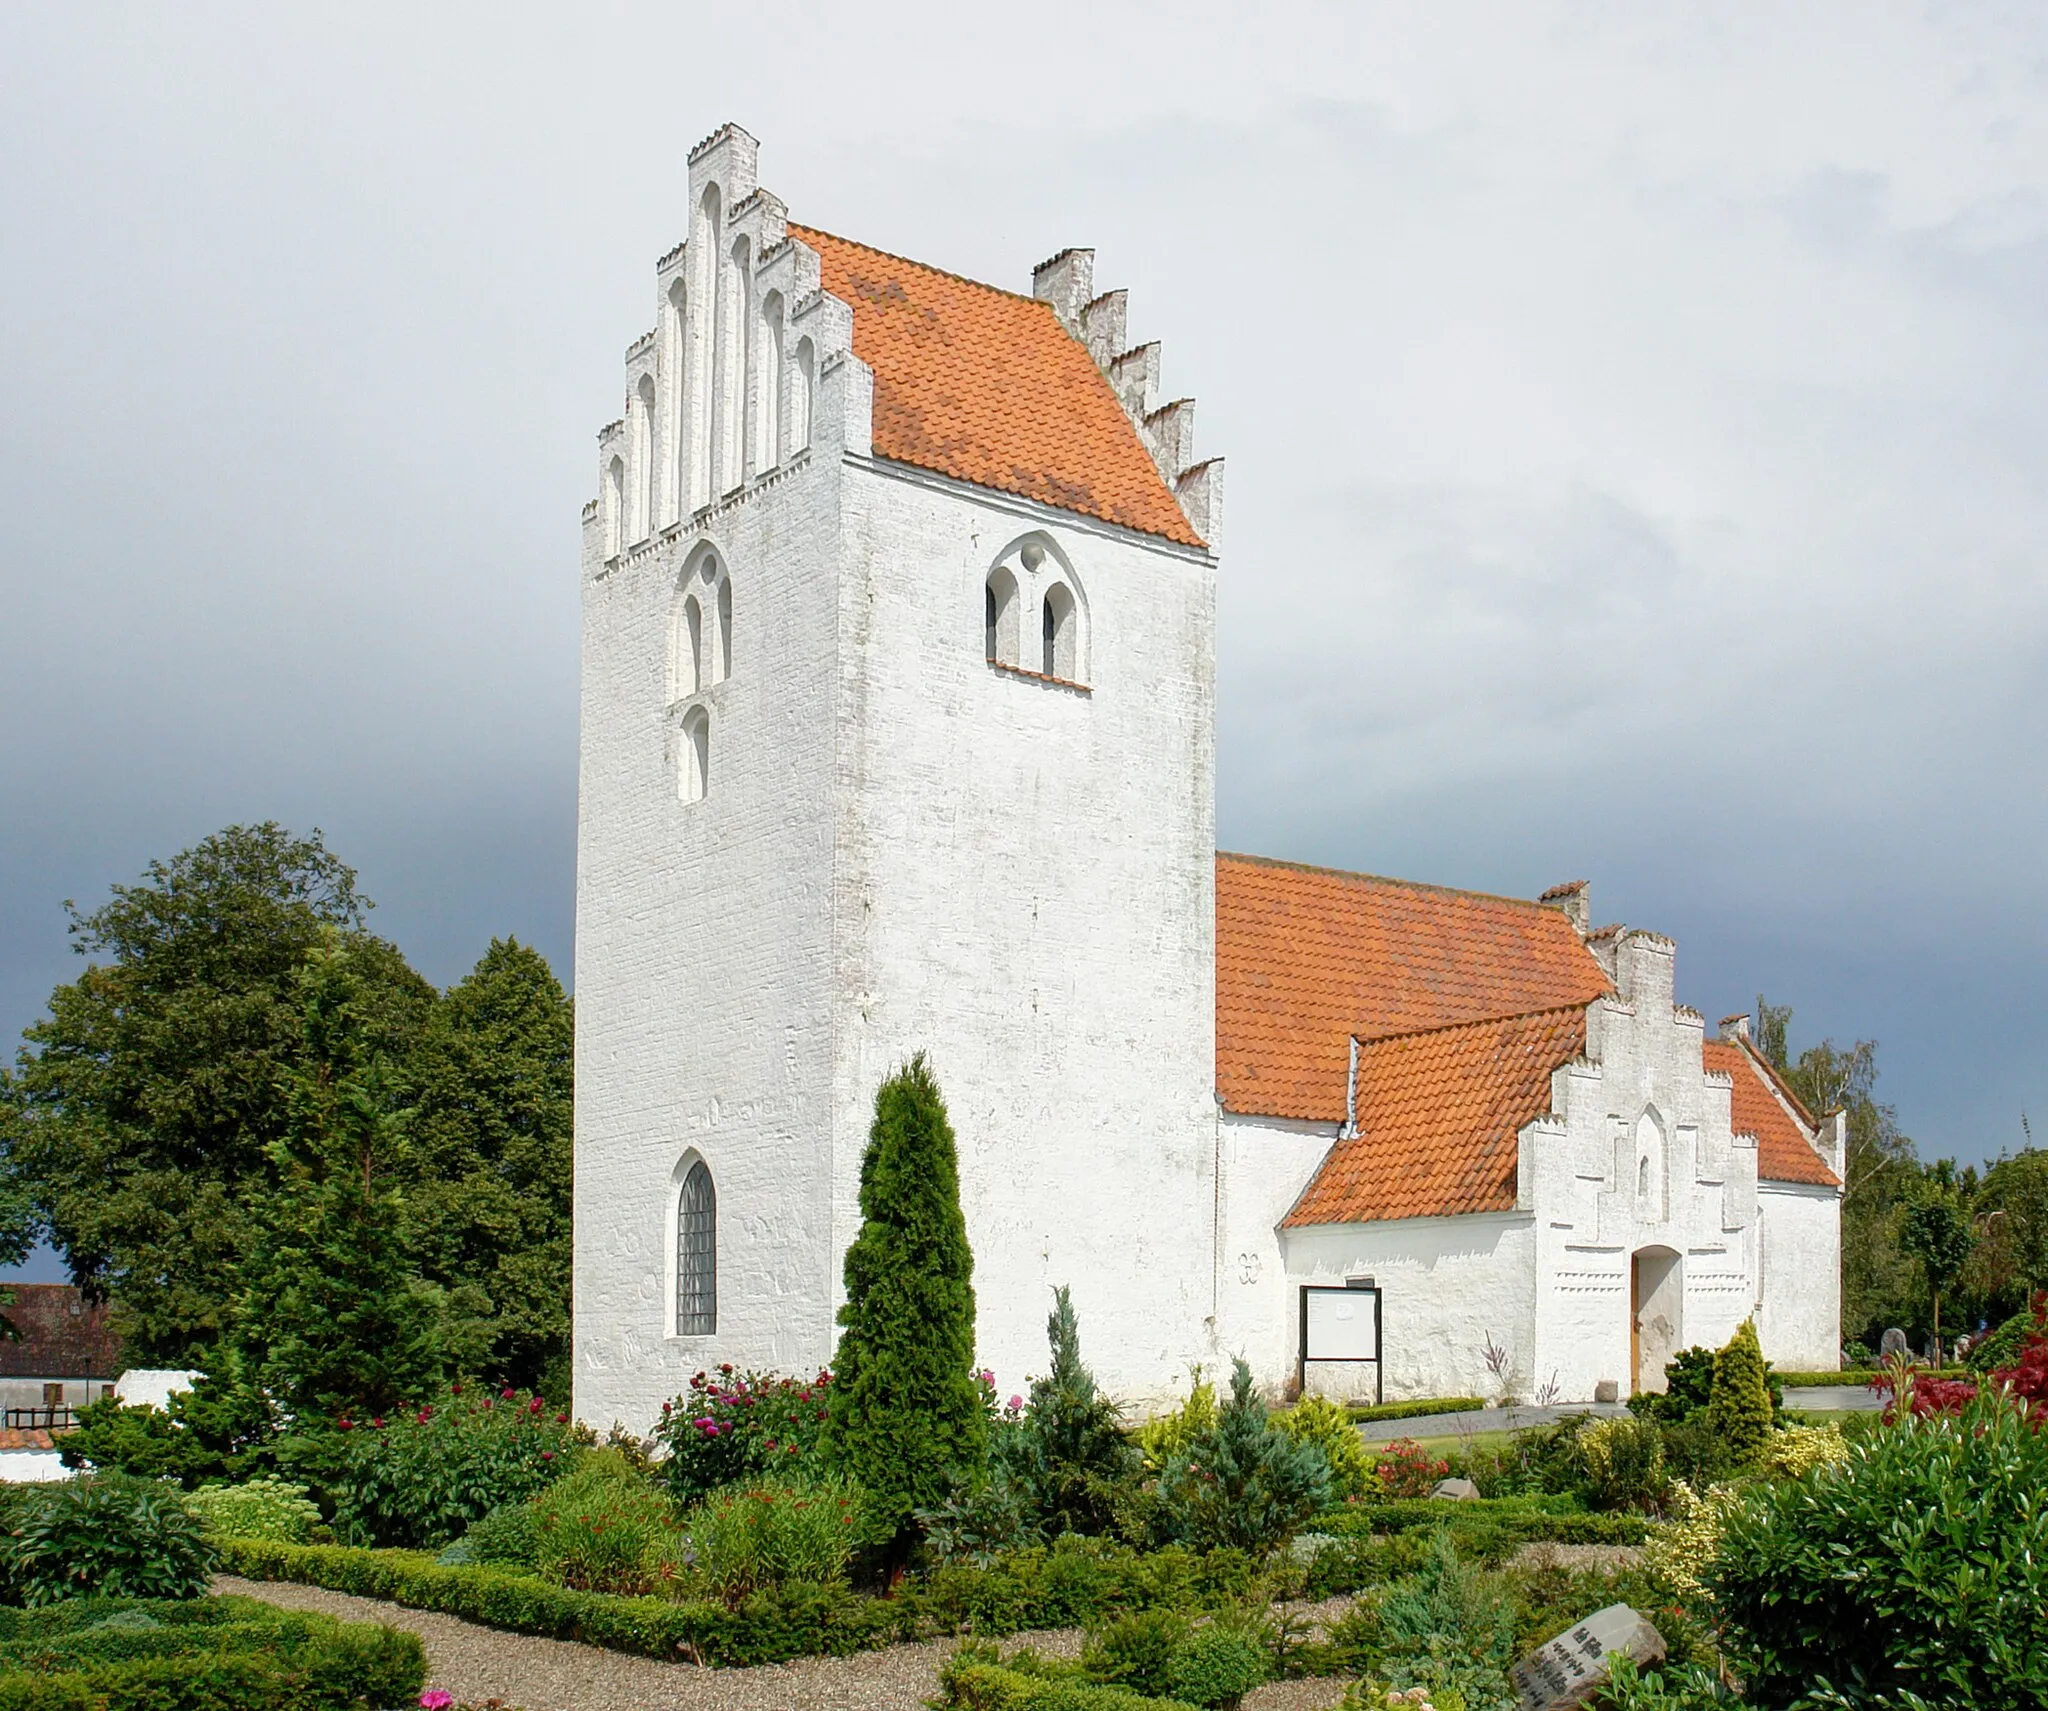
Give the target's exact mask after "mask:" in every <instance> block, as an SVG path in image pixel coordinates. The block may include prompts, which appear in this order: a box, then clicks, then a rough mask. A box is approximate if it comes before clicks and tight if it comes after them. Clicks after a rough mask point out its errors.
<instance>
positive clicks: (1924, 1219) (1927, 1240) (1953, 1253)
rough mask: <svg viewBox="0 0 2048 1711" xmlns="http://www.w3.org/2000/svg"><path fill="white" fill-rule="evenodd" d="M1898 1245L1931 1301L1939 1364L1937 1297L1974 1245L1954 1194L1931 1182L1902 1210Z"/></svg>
mask: <svg viewBox="0 0 2048 1711" xmlns="http://www.w3.org/2000/svg"><path fill="white" fill-rule="evenodd" d="M1943 1162H1947V1161H1943ZM1899 1241H1900V1243H1901V1245H1902V1246H1903V1247H1904V1248H1905V1250H1906V1252H1907V1253H1909V1254H1911V1255H1912V1256H1913V1257H1914V1258H1915V1259H1916V1260H1918V1261H1919V1262H1920V1268H1921V1270H1922V1272H1923V1273H1924V1274H1925V1275H1926V1278H1927V1288H1928V1293H1929V1294H1930V1295H1932V1296H1933V1298H1934V1358H1935V1360H1936V1361H1937V1362H1939V1361H1940V1359H1941V1294H1942V1291H1943V1290H1945V1289H1947V1288H1948V1286H1949V1285H1950V1284H1951V1283H1953V1282H1954V1281H1955V1278H1956V1274H1957V1273H1958V1272H1960V1271H1961V1270H1962V1269H1963V1266H1964V1264H1965V1263H1966V1262H1967V1261H1968V1259H1969V1257H1970V1249H1971V1248H1972V1247H1973V1246H1974V1245H1975V1243H1976V1237H1975V1234H1974V1232H1973V1231H1972V1230H1971V1228H1970V1218H1969V1214H1968V1213H1967V1212H1965V1211H1964V1210H1963V1208H1962V1206H1961V1205H1960V1204H1959V1202H1958V1199H1957V1196H1956V1193H1955V1191H1954V1190H1953V1189H1952V1188H1949V1187H1948V1186H1947V1185H1946V1184H1945V1183H1943V1182H1941V1181H1939V1180H1935V1181H1931V1182H1930V1183H1929V1184H1928V1186H1927V1187H1926V1189H1925V1190H1924V1191H1923V1192H1922V1193H1921V1195H1920V1197H1919V1198H1918V1199H1917V1200H1915V1201H1914V1202H1913V1203H1912V1204H1911V1205H1910V1206H1908V1207H1907V1208H1906V1215H1905V1218H1904V1219H1903V1221H1902V1222H1901V1224H1900V1226H1899Z"/></svg>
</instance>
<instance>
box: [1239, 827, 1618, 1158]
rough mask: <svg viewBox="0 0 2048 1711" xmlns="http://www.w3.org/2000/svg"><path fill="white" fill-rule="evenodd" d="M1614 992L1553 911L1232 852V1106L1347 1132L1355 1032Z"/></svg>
mask: <svg viewBox="0 0 2048 1711" xmlns="http://www.w3.org/2000/svg"><path fill="white" fill-rule="evenodd" d="M1612 988H1613V982H1612V981H1610V980H1609V979H1608V976H1607V971H1606V970H1605V969H1603V968H1602V967H1601V966H1600V964H1599V962H1598V961H1597V960H1596V959H1595V958H1594V956H1593V953H1592V952H1591V951H1589V950H1587V949H1586V946H1585V942H1584V941H1583V940H1582V939H1581V938H1580V937H1579V935H1578V933H1577V931H1576V930H1575V929H1574V927H1573V925H1572V921H1571V918H1570V917H1569V916H1568V915H1567V914H1566V913H1565V911H1564V910H1563V909H1561V908H1557V907H1554V906H1552V905H1548V904H1543V903H1534V902H1525V901H1522V900H1520V899H1517V898H1512V897H1494V896H1489V895H1487V894H1486V893H1484V892H1477V891H1454V890H1451V889H1449V888H1448V887H1445V886H1438V885H1417V884H1413V883H1410V882H1408V881H1404V880H1396V879H1381V878H1378V877H1376V876H1375V875H1372V874H1364V873H1344V872H1340V871H1338V870H1336V869H1333V868H1321V867H1301V866H1297V865H1296V864H1294V863H1292V862H1280V861H1267V860H1263V859H1261V858H1259V857H1256V856H1241V855H1218V856H1217V858H1216V1090H1217V1095H1218V1097H1219V1098H1221V1100H1222V1101H1223V1104H1224V1107H1225V1109H1227V1110H1230V1111H1235V1112H1239V1113H1248V1114H1249V1113H1255V1114H1257V1115H1260V1116H1268V1117H1287V1118H1298V1119H1303V1120H1308V1121H1317V1122H1339V1121H1342V1120H1343V1118H1344V1116H1345V1112H1346V1107H1345V1079H1346V1077H1347V1075H1348V1073H1349V1070H1350V1063H1351V1041H1352V1040H1353V1039H1354V1038H1356V1039H1358V1040H1360V1041H1362V1042H1370V1041H1374V1040H1382V1039H1388V1038H1391V1037H1392V1036H1394V1035H1397V1034H1413V1033H1418V1032H1422V1031H1424V1030H1429V1029H1438V1028H1450V1027H1456V1026H1458V1025H1460V1024H1463V1023H1467V1022H1477V1021H1484V1020H1489V1019H1495V1018H1500V1017H1504V1016H1527V1015H1531V1014H1533V1013H1535V1012H1537V1011H1545V1010H1553V1009H1558V1008H1561V1007H1563V1006H1567V1005H1579V1006H1584V1005H1586V1004H1589V1003H1591V1002H1592V1001H1593V1000H1594V999H1595V998H1597V997H1599V996H1600V995H1601V994H1602V993H1605V992H1608V991H1611V990H1612ZM1571 1055H1573V1054H1572V1053H1567V1054H1566V1056H1571ZM1559 1061H1560V1062H1561V1061H1563V1060H1562V1059H1560V1060H1559ZM1549 1067H1555V1065H1552V1066H1549Z"/></svg>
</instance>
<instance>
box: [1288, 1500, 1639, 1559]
mask: <svg viewBox="0 0 2048 1711" xmlns="http://www.w3.org/2000/svg"><path fill="white" fill-rule="evenodd" d="M1437 1528H1447V1529H1449V1530H1450V1532H1451V1533H1452V1535H1453V1536H1454V1537H1456V1538H1458V1539H1459V1540H1460V1542H1461V1543H1464V1544H1466V1545H1467V1547H1468V1548H1469V1549H1470V1550H1471V1551H1472V1552H1473V1553H1474V1554H1477V1555H1482V1556H1485V1555H1492V1554H1495V1553H1497V1552H1499V1551H1503V1550H1507V1549H1512V1548H1513V1547H1515V1546H1517V1545H1526V1544H1536V1543H1544V1544H1557V1545H1639V1544H1641V1543H1642V1542H1643V1541H1644V1540H1645V1539H1647V1538H1648V1537H1649V1536H1650V1534H1649V1523H1648V1522H1647V1521H1646V1520H1645V1519H1644V1518H1643V1517H1642V1516H1640V1515H1619V1514H1602V1515H1589V1514H1587V1513H1586V1512H1585V1511H1583V1510H1582V1509H1579V1508H1578V1507H1577V1505H1576V1503H1575V1502H1574V1501H1573V1500H1572V1499H1571V1498H1569V1497H1491V1498H1489V1497H1468V1498H1463V1499H1457V1498H1447V1497H1415V1498H1407V1499H1403V1500H1400V1501H1396V1502H1390V1503H1347V1504H1345V1505H1344V1506H1343V1507H1342V1508H1340V1509H1328V1510H1325V1511H1324V1512H1323V1513H1322V1514H1320V1515H1318V1516H1317V1517H1316V1518H1315V1519H1314V1520H1313V1521H1311V1522H1309V1524H1308V1527H1307V1529H1306V1530H1307V1531H1308V1532H1311V1533H1322V1534H1326V1535H1328V1536H1330V1537H1333V1538H1340V1539H1355V1538H1370V1537H1373V1536H1376V1535H1377V1536H1398V1535H1400V1534H1403V1533H1409V1532H1417V1531H1422V1530H1434V1529H1437Z"/></svg>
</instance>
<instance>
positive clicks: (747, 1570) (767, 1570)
mask: <svg viewBox="0 0 2048 1711" xmlns="http://www.w3.org/2000/svg"><path fill="white" fill-rule="evenodd" d="M685 1531H686V1532H687V1534H688V1536H689V1548H690V1553H691V1558H692V1560H691V1562H690V1566H691V1567H692V1568H693V1569H694V1573H695V1578H696V1579H698V1580H699V1581H701V1582H702V1583H703V1584H704V1585H706V1586H708V1587H709V1588H710V1589H711V1590H712V1591H713V1592H715V1593H717V1594H718V1595H719V1596H720V1597H721V1598H724V1599H725V1600H726V1601H727V1602H728V1603H731V1604H738V1603H739V1602H740V1601H741V1600H742V1599H744V1598H746V1597H748V1596H749V1595H750V1594H752V1593H756V1592H767V1591H772V1590H773V1589H775V1588H777V1587H781V1586H788V1585H792V1584H800V1585H806V1586H823V1585H829V1584H831V1583H832V1582H834V1581H837V1580H839V1579H841V1578H842V1577H843V1576H844V1575H845V1573H846V1564H847V1562H848V1560H849V1559H850V1558H851V1557H852V1555H853V1549H854V1546H855V1544H856V1543H858V1542H859V1539H860V1534H861V1505H860V1499H859V1496H858V1494H857V1493H855V1492H854V1491H853V1490H852V1489H851V1488H850V1487H848V1486H846V1485H843V1484H840V1483H838V1482H837V1481H833V1480H806V1481H802V1482H791V1483H782V1482H777V1481H760V1482H755V1483H749V1484H745V1485H732V1486H727V1487H726V1488H725V1489H724V1490H721V1491H716V1492H713V1493H712V1495H711V1496H709V1497H707V1498H706V1499H705V1500H704V1501H703V1502H702V1503H701V1504H699V1505H698V1506H697V1508H696V1509H694V1510H692V1511H691V1512H690V1515H689V1516H688V1518H687V1520H686V1521H685Z"/></svg>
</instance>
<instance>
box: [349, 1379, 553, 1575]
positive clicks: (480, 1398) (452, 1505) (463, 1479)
mask: <svg viewBox="0 0 2048 1711" xmlns="http://www.w3.org/2000/svg"><path fill="white" fill-rule="evenodd" d="M336 1426H337V1428H338V1430H339V1444H340V1461H339V1467H338V1470H337V1472H336V1475H335V1481H334V1487H333V1496H334V1530H335V1532H336V1533H337V1534H338V1535H339V1536H340V1537H341V1538H342V1539H343V1540H344V1541H345V1542H348V1543H351V1544H369V1545H404V1546H408V1547H412V1548H416V1549H418V1548H426V1549H433V1548H437V1547H439V1546H441V1545H445V1544H446V1543H448V1541H449V1540H450V1539H453V1538H455V1537H457V1536H458V1535H460V1534H461V1533H463V1532H464V1531H466V1530H467V1529H468V1527H469V1526H470V1524H471V1523H472V1522H474V1521H478V1520H481V1519H482V1518H483V1517H484V1516H485V1515H487V1514H489V1513H490V1511H491V1510H493V1509H495V1508H497V1507H498V1505H499V1504H501V1503H510V1502H513V1501H516V1500H517V1499H519V1498H524V1497H532V1496H535V1495H537V1494H538V1493H540V1492H542V1491H544V1490H546V1489H547V1488H548V1487H549V1486H550V1485H552V1484H553V1483H554V1482H555V1481H556V1480H557V1479H559V1478H561V1477H562V1475H564V1474H565V1473H567V1472H568V1471H569V1469H570V1465H571V1461H572V1458H573V1456H574V1453H575V1451H576V1449H577V1448H578V1447H579V1446H580V1445H584V1444H588V1443H589V1442H591V1434H590V1433H589V1432H588V1431H587V1430H585V1429H584V1428H582V1427H580V1426H575V1425H572V1424H571V1423H570V1420H569V1416H568V1415H567V1414H563V1413H558V1412H556V1411H555V1410H553V1409H551V1408H549V1407H548V1405H547V1404H546V1403H545V1402H543V1401H542V1400H541V1398H540V1397H538V1396H535V1395H532V1394H530V1393H528V1392H526V1391H515V1390H510V1389H507V1390H503V1391H499V1392H496V1393H492V1392H489V1391H481V1392H473V1391H470V1390H466V1389H465V1388H464V1387H463V1386H461V1385H451V1386H450V1387H449V1388H448V1390H446V1391H445V1392H443V1393H442V1395H441V1396H440V1397H439V1398H438V1399H437V1400H435V1401H434V1402H431V1403H428V1404H425V1405H423V1406H421V1407H419V1408H413V1409H408V1410H407V1411H406V1412H405V1413H403V1414H399V1415H394V1416H393V1417H391V1418H390V1419H384V1418H382V1417H373V1418H371V1419H368V1420H356V1419H348V1418H344V1419H342V1420H339V1421H337V1422H336Z"/></svg>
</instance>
